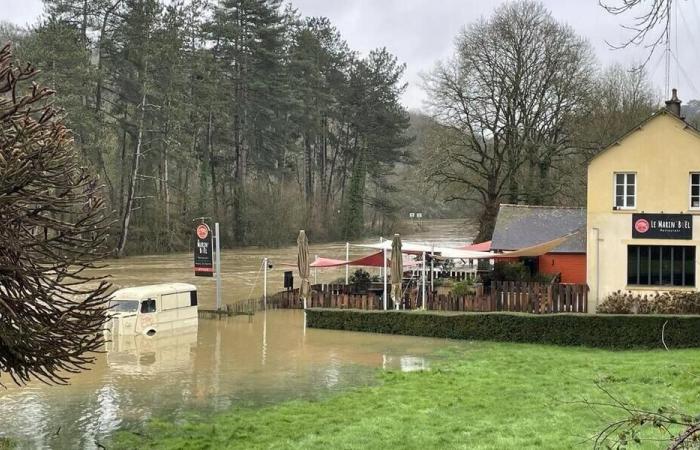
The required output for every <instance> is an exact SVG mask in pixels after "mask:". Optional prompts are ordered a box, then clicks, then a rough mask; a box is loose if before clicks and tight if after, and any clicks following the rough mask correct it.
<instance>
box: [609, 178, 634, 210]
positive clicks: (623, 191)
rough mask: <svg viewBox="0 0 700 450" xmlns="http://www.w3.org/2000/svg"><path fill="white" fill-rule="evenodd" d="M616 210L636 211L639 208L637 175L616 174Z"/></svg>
mask: <svg viewBox="0 0 700 450" xmlns="http://www.w3.org/2000/svg"><path fill="white" fill-rule="evenodd" d="M614 205H615V208H617V209H634V208H636V207H637V174H636V173H634V172H615V203H614Z"/></svg>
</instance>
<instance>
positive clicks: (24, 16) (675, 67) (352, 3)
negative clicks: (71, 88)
mask: <svg viewBox="0 0 700 450" xmlns="http://www.w3.org/2000/svg"><path fill="white" fill-rule="evenodd" d="M610 1H615V0H610ZM618 1H621V0H618ZM292 3H293V4H294V6H295V7H296V8H297V9H298V10H299V12H300V13H301V14H303V15H306V16H325V17H328V18H329V19H330V20H331V21H332V22H333V24H334V25H335V26H336V27H337V28H338V30H340V32H341V34H342V35H343V37H344V38H345V39H346V40H347V42H348V44H349V45H350V47H351V48H352V49H354V50H357V51H359V52H360V53H361V54H367V53H368V52H369V51H370V50H372V49H374V48H377V47H386V48H387V49H388V50H389V51H390V52H392V53H393V54H395V55H396V56H397V57H398V59H399V60H400V61H401V62H404V63H406V66H407V67H406V75H405V81H406V82H408V89H407V90H406V93H405V94H404V96H403V101H404V103H405V104H406V106H407V107H409V108H413V109H415V108H420V107H421V106H423V100H424V98H425V93H424V92H423V90H422V88H421V79H420V73H421V72H426V71H429V70H431V68H432V67H433V66H434V64H435V62H437V61H438V60H442V59H445V58H447V57H448V56H449V55H450V54H451V53H452V52H453V47H454V38H455V36H456V35H457V33H458V32H459V31H460V30H461V29H462V27H464V26H465V25H467V24H469V23H471V22H474V21H475V20H478V19H479V18H481V17H487V16H489V15H490V14H491V13H492V11H493V10H494V8H496V7H497V6H498V5H500V4H501V3H503V1H502V0H294V1H292ZM543 3H544V4H545V5H546V6H547V7H548V8H549V9H550V11H552V14H553V15H554V17H555V18H556V19H557V20H559V21H561V22H564V23H567V24H569V25H570V26H571V27H572V28H573V29H574V30H575V31H576V32H577V33H579V34H580V35H582V36H584V37H586V38H587V39H588V40H589V41H590V43H591V45H592V46H593V48H594V49H595V51H596V54H597V56H598V59H599V61H600V62H601V64H611V63H614V62H620V63H622V64H626V65H630V64H632V63H634V62H638V61H641V60H643V59H644V58H645V57H646V50H644V49H640V48H630V49H625V50H618V51H612V50H610V47H609V46H608V44H606V41H609V42H612V43H616V42H621V41H622V40H623V39H624V38H625V32H624V30H622V28H621V27H620V22H619V21H620V20H623V18H621V17H619V16H612V15H610V14H607V13H606V12H605V11H604V10H603V8H601V7H600V6H599V5H598V2H597V1H596V0H544V2H543ZM695 3H696V2H695V1H694V0H693V1H688V2H674V5H676V6H675V8H678V10H677V14H676V17H678V20H677V21H676V22H675V23H674V29H677V31H676V32H677V33H678V40H677V43H674V45H673V51H674V55H675V56H674V58H673V61H674V64H672V66H671V84H672V85H673V86H676V87H678V88H679V92H680V93H681V96H682V97H683V98H684V99H691V98H700V91H698V90H697V89H696V86H695V85H694V82H693V80H692V79H691V78H690V76H691V75H692V74H695V73H698V72H700V59H697V58H695V57H694V55H695V54H696V51H695V47H698V46H700V42H698V40H697V39H696V37H697V38H700V31H697V30H700V14H698V6H696V5H695ZM0 9H1V10H2V11H3V16H4V19H5V20H10V21H12V22H15V23H19V24H22V25H24V24H26V23H33V22H34V21H35V20H36V17H38V15H39V14H40V13H41V1H40V0H21V1H18V0H0ZM627 19H629V17H627ZM676 32H674V33H672V34H673V35H674V37H675V33H676ZM676 60H677V61H678V63H677V62H676ZM649 72H650V74H651V76H652V79H653V81H654V82H655V84H656V85H657V86H659V87H660V86H662V84H663V81H664V67H663V58H660V56H658V55H657V56H655V57H654V58H652V61H651V62H650V64H649ZM698 84H699V85H700V82H699V83H698ZM659 94H660V95H662V94H661V92H659ZM663 96H664V97H665V95H663Z"/></svg>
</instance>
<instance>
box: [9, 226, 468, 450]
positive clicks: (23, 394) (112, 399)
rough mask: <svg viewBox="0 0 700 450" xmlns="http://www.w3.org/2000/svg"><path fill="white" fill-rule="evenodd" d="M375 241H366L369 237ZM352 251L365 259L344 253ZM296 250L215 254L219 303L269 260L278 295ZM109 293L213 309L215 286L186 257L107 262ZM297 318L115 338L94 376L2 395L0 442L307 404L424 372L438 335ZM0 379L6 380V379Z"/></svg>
mask: <svg viewBox="0 0 700 450" xmlns="http://www.w3.org/2000/svg"><path fill="white" fill-rule="evenodd" d="M423 230H424V231H417V232H413V233H407V235H406V237H405V238H406V239H410V240H412V241H417V242H427V241H433V242H440V243H442V244H446V245H456V244H460V243H465V242H468V241H469V235H470V234H471V233H469V230H468V228H467V227H466V226H465V225H464V223H463V221H461V220H459V221H457V220H454V221H453V220H443V221H433V222H426V223H425V224H424V228H423ZM372 242H374V241H372ZM351 251H352V254H353V256H357V255H361V254H366V253H367V251H366V250H362V249H357V248H354V249H352V250H351ZM295 252H296V249H295V248H294V247H289V248H283V249H242V250H234V251H227V252H224V253H223V255H222V256H223V258H222V266H223V274H224V289H225V295H224V302H225V303H228V302H231V301H234V300H235V299H242V298H248V297H252V296H257V295H260V294H261V293H262V284H261V279H258V280H257V282H256V278H261V277H258V275H259V270H258V269H259V268H260V266H261V261H262V258H263V257H266V256H267V257H269V258H271V260H272V262H273V264H275V268H274V269H273V271H272V273H271V275H270V280H269V284H268V289H269V290H270V292H275V291H277V290H279V288H280V286H281V284H282V276H283V275H282V273H283V271H284V268H282V267H281V263H294V261H295V260H296V253H295ZM310 252H311V254H312V255H313V254H319V255H323V256H328V257H338V258H343V257H344V254H345V245H344V243H336V244H325V245H313V244H312V245H311V251H310ZM103 270H105V271H108V273H110V274H111V275H112V276H113V282H114V283H115V284H116V285H117V286H135V285H142V284H149V283H160V282H166V281H185V282H191V283H194V284H196V285H197V286H198V288H199V289H200V292H201V293H200V298H201V299H202V300H201V304H202V305H203V306H204V307H207V306H213V305H214V284H213V281H212V280H210V279H202V278H195V277H194V276H192V259H191V255H190V254H175V255H167V256H145V257H133V258H125V259H122V260H117V261H110V262H109V267H108V268H106V269H103ZM344 274H345V272H344V269H341V270H332V271H328V272H324V273H319V274H318V277H319V281H321V280H323V281H330V280H333V279H336V278H340V277H343V276H344ZM303 323H304V320H303V312H302V311H290V310H274V311H269V312H267V313H263V312H260V313H257V314H256V315H255V316H253V317H252V318H248V317H242V316H240V317H231V318H226V319H222V320H210V319H200V320H199V325H198V327H196V328H192V329H188V330H182V331H181V332H178V333H177V334H172V335H166V334H159V335H157V336H156V337H146V336H136V337H133V336H128V337H127V336H124V337H120V338H116V339H115V340H114V342H112V343H109V344H107V348H106V351H105V352H104V353H102V354H100V355H98V358H97V361H96V363H95V365H94V367H93V368H92V370H90V371H87V372H83V373H80V374H77V375H75V376H73V377H72V379H71V383H70V385H68V386H46V385H43V384H40V383H35V382H32V383H30V384H29V385H28V386H24V387H21V388H20V387H16V386H14V385H9V384H8V385H7V386H6V389H2V388H0V436H4V437H9V438H11V439H14V440H16V441H18V443H19V445H20V448H57V449H63V448H96V447H97V444H96V443H97V442H104V441H105V440H108V439H109V438H110V436H111V435H112V434H113V433H114V432H115V431H117V430H119V429H136V428H138V427H139V426H141V425H142V424H143V423H144V422H145V421H146V420H148V419H149V418H152V417H160V418H163V417H164V418H178V417H181V416H182V415H185V414H187V413H189V412H191V411H199V412H202V411H205V412H206V411H221V410H225V409H227V408H229V407H232V406H241V405H243V406H253V407H257V406H264V405H268V404H274V403H277V402H280V401H284V400H288V399H298V398H317V397H318V396H322V395H325V394H326V393H328V392H333V391H336V390H342V389H344V388H347V387H350V386H361V385H365V384H370V383H373V382H374V381H375V379H376V377H375V370H377V369H378V368H381V369H393V370H422V369H427V368H429V366H430V361H431V360H433V358H434V356H433V353H434V351H435V350H437V349H440V348H443V347H444V346H446V345H448V344H447V342H446V341H444V340H437V339H426V338H413V337H407V336H387V335H376V334H369V333H350V332H340V331H330V330H314V329H305V328H304V326H303ZM0 382H4V383H5V384H7V383H8V379H7V378H6V377H2V378H0Z"/></svg>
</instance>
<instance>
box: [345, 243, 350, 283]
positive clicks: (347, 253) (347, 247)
mask: <svg viewBox="0 0 700 450" xmlns="http://www.w3.org/2000/svg"><path fill="white" fill-rule="evenodd" d="M348 261H350V243H349V242H346V243H345V262H346V264H345V284H348V283H349V281H350V266H349V265H347V262H348Z"/></svg>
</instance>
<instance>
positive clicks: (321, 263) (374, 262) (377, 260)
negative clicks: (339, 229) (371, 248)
mask: <svg viewBox="0 0 700 450" xmlns="http://www.w3.org/2000/svg"><path fill="white" fill-rule="evenodd" d="M346 264H347V265H348V266H361V267H384V252H377V253H373V254H371V255H367V256H363V257H362V258H359V259H355V260H353V261H345V260H344V259H332V258H316V260H315V261H314V262H312V263H311V267H316V268H324V267H340V266H344V265H346ZM416 264H417V263H416V262H415V261H411V260H406V261H404V267H405V266H414V265H416ZM386 266H387V267H390V266H391V260H390V259H389V258H387V260H386Z"/></svg>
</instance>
